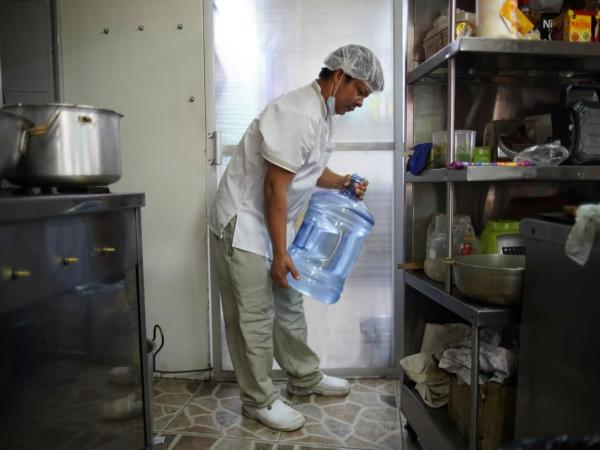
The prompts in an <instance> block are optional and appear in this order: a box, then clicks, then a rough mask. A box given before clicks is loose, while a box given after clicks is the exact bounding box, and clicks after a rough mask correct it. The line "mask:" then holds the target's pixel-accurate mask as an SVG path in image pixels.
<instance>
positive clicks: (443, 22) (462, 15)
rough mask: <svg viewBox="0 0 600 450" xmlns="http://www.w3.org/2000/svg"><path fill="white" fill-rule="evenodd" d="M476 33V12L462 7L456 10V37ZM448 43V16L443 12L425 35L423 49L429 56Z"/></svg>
mask: <svg viewBox="0 0 600 450" xmlns="http://www.w3.org/2000/svg"><path fill="white" fill-rule="evenodd" d="M474 34H475V14H474V13H472V12H468V11H463V10H462V9H457V10H456V37H457V38H460V37H469V36H473V35H474ZM446 45H448V16H447V15H445V14H442V15H441V16H440V17H438V18H437V19H436V21H435V22H434V23H433V28H432V29H431V30H429V32H428V33H427V34H426V35H425V40H424V41H423V49H424V50H425V57H426V58H429V57H431V56H433V55H434V54H436V53H437V52H438V51H439V50H441V49H442V48H444V47H445V46H446Z"/></svg>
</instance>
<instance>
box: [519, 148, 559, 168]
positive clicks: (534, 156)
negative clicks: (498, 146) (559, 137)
mask: <svg viewBox="0 0 600 450" xmlns="http://www.w3.org/2000/svg"><path fill="white" fill-rule="evenodd" d="M568 157H569V150H567V149H566V148H565V147H563V146H562V145H560V144H557V143H551V144H540V145H534V146H533V147H527V148H526V149H525V150H523V151H522V152H520V153H519V154H518V155H517V156H515V159H514V161H515V162H523V161H529V162H531V163H533V164H534V165H536V166H558V165H559V164H562V163H563V162H564V161H565V160H566V159H567V158H568Z"/></svg>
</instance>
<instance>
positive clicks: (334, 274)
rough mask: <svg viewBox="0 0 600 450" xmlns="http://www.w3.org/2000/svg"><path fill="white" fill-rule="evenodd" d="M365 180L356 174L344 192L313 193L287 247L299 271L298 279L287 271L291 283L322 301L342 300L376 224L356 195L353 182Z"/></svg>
mask: <svg viewBox="0 0 600 450" xmlns="http://www.w3.org/2000/svg"><path fill="white" fill-rule="evenodd" d="M362 180H363V178H361V177H359V176H358V175H356V174H354V175H352V182H351V183H350V186H348V188H346V189H345V190H344V191H343V192H336V191H330V190H328V191H319V192H317V193H315V194H313V196H312V197H311V199H310V202H309V204H308V210H307V211H306V214H305V216H304V221H303V222H302V225H301V226H300V229H299V230H298V233H297V234H296V237H295V238H294V242H292V245H291V246H290V248H289V249H288V253H289V255H290V257H291V258H292V260H293V261H294V265H295V266H296V268H297V269H298V271H299V272H300V279H299V280H295V279H294V278H292V276H291V275H290V274H288V277H287V280H288V283H289V284H290V286H291V287H293V288H294V289H296V290H297V291H300V292H302V293H303V294H306V295H309V296H310V297H313V298H314V299H316V300H319V301H320V302H322V303H326V304H331V303H335V302H337V301H338V300H339V298H340V294H341V292H342V289H343V287H344V282H345V281H346V278H347V277H348V275H349V274H350V272H351V270H352V267H353V266H354V263H355V262H356V260H357V259H358V256H359V255H360V252H361V250H362V247H363V243H364V241H365V239H366V237H367V236H368V235H369V233H370V232H371V229H372V228H373V225H374V224H375V220H374V219H373V216H372V214H371V213H370V212H369V210H368V208H367V207H366V206H365V204H364V203H363V202H362V201H360V200H359V199H358V198H357V197H356V196H355V195H354V185H355V184H356V183H358V182H360V181H362Z"/></svg>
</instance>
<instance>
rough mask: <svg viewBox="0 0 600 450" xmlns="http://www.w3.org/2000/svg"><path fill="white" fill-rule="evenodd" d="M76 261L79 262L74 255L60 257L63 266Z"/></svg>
mask: <svg viewBox="0 0 600 450" xmlns="http://www.w3.org/2000/svg"><path fill="white" fill-rule="evenodd" d="M77 262H79V258H77V257H75V256H65V257H64V258H63V259H62V263H63V265H65V266H68V265H69V264H75V263H77Z"/></svg>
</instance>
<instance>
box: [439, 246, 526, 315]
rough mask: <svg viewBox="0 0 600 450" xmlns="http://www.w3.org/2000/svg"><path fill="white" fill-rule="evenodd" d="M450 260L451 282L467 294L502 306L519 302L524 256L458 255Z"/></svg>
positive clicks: (472, 297) (469, 296)
mask: <svg viewBox="0 0 600 450" xmlns="http://www.w3.org/2000/svg"><path fill="white" fill-rule="evenodd" d="M450 263H451V264H452V265H453V266H454V267H453V270H452V273H453V278H454V284H456V287H457V288H458V289H459V290H460V291H461V292H462V293H463V294H464V295H465V296H466V297H468V298H470V299H473V300H478V301H480V302H483V303H491V304H494V305H503V306H507V305H518V304H519V303H520V302H521V284H522V280H523V271H524V270H525V256H523V255H461V256H454V257H453V258H452V259H451V260H450Z"/></svg>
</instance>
